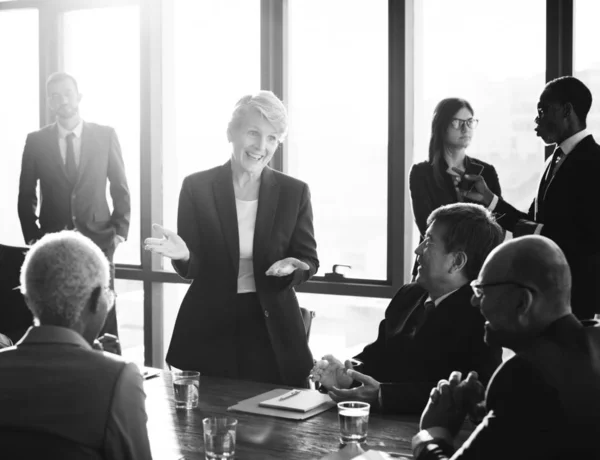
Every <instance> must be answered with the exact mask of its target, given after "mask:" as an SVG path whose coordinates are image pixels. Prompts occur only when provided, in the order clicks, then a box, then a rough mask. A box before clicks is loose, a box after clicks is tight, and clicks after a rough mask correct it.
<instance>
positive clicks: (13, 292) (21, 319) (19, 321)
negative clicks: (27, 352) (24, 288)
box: [0, 244, 33, 342]
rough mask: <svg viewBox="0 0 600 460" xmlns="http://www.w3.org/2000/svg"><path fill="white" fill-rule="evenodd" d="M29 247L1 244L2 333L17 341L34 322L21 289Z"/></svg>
mask: <svg viewBox="0 0 600 460" xmlns="http://www.w3.org/2000/svg"><path fill="white" fill-rule="evenodd" d="M27 250H28V248H27V247H18V246H6V245H3V244H0V333H2V334H4V335H6V336H7V337H9V338H10V339H11V340H12V341H13V342H17V341H18V340H19V339H20V338H21V337H22V336H23V334H24V333H25V331H27V329H28V328H29V326H31V325H32V324H33V315H32V314H31V312H30V311H29V308H27V305H26V304H25V298H24V297H23V294H21V291H20V290H19V289H15V288H16V287H18V286H19V275H20V273H21V266H22V265H23V261H24V260H25V253H26V252H27Z"/></svg>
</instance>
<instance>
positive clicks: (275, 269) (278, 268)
mask: <svg viewBox="0 0 600 460" xmlns="http://www.w3.org/2000/svg"><path fill="white" fill-rule="evenodd" d="M309 268H310V267H309V266H308V264H307V263H306V262H302V261H301V260H298V259H296V258H294V257H287V258H285V259H281V260H278V261H277V262H275V263H274V264H273V265H271V266H270V267H269V269H268V270H267V271H266V272H265V274H266V275H267V276H287V275H289V274H291V273H294V272H295V271H296V270H308V269H309Z"/></svg>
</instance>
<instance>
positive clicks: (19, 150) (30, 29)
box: [0, 9, 40, 246]
mask: <svg viewBox="0 0 600 460" xmlns="http://www.w3.org/2000/svg"><path fill="white" fill-rule="evenodd" d="M9 43H12V44H14V43H18V46H13V45H7V44H9ZM38 43H39V39H38V12H37V10H29V9H23V10H21V9H19V10H7V11H0V44H2V45H0V62H1V63H2V69H3V70H2V71H1V72H0V88H3V94H2V104H0V126H2V129H0V152H2V168H0V212H1V214H2V223H0V243H3V244H9V245H14V246H22V245H23V244H25V243H24V240H23V233H22V232H21V223H20V222H19V215H18V214H17V195H18V193H19V175H20V171H21V158H22V155H23V147H24V146H25V138H26V137H27V134H28V133H30V132H32V131H35V130H37V129H39V123H40V116H39V113H40V101H39V91H40V90H39V88H40V86H39V67H38V61H39V55H38ZM9 69H10V70H9Z"/></svg>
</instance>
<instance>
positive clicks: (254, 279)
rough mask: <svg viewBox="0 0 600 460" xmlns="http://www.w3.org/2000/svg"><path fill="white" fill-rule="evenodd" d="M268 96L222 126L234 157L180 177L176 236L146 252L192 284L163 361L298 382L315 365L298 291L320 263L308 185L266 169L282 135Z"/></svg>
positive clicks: (279, 109) (244, 105) (152, 243)
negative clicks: (166, 259) (170, 265)
mask: <svg viewBox="0 0 600 460" xmlns="http://www.w3.org/2000/svg"><path fill="white" fill-rule="evenodd" d="M287 127H288V118H287V111H286V109H285V107H284V105H283V103H282V102H281V101H280V100H279V99H278V98H277V97H276V96H275V95H274V94H273V93H272V92H270V91H260V92H258V93H257V94H255V95H248V96H244V97H243V98H242V99H240V100H239V102H238V103H237V105H236V106H235V109H234V111H233V114H232V117H231V121H230V122H229V126H228V128H227V138H228V140H229V142H230V143H231V146H232V154H231V159H230V160H229V161H228V162H227V163H225V164H224V165H222V166H218V167H216V168H213V169H209V170H207V171H202V172H198V173H195V174H192V175H190V176H188V177H186V178H185V180H184V181H183V186H182V188H181V194H180V197H179V210H178V219H177V226H178V231H177V233H174V232H172V231H170V230H167V229H163V228H162V227H160V226H157V225H155V228H156V229H157V230H158V231H160V232H161V233H162V235H161V236H162V238H148V239H146V241H145V245H146V249H148V250H150V251H152V252H155V253H157V254H162V255H164V256H166V257H169V258H171V259H172V261H173V262H172V263H173V267H174V268H175V270H176V271H177V273H179V275H181V276H182V277H184V278H186V279H191V280H192V284H191V286H190V288H189V290H188V292H187V294H186V296H185V298H184V300H183V303H182V304H181V308H180V310H179V314H178V316H177V321H176V323H175V329H174V331H173V337H172V340H171V344H170V346H169V351H168V353H167V358H166V359H167V362H168V363H169V364H170V365H172V366H175V367H177V368H179V369H186V370H197V371H200V372H201V373H202V374H203V375H211V376H221V377H231V378H239V379H245V380H256V381H264V382H270V383H277V384H287V385H302V384H305V382H306V378H307V376H308V374H309V372H310V369H311V368H312V364H313V361H312V354H311V352H310V350H309V348H308V343H307V338H306V333H305V329H304V323H303V321H302V316H301V313H300V309H299V305H298V300H297V298H296V293H295V291H294V286H297V285H298V284H300V283H303V282H304V281H306V280H308V279H309V278H310V277H311V276H313V275H314V274H315V273H316V271H317V269H318V267H319V260H318V258H317V249H316V242H315V237H314V230H313V213H312V206H311V200H310V191H309V188H308V185H307V184H305V183H304V182H301V181H299V180H297V179H294V178H292V177H290V176H287V175H285V174H283V173H280V172H278V171H275V170H273V169H271V168H270V167H269V166H268V163H269V161H270V160H271V158H272V157H273V155H274V153H275V151H276V150H277V147H278V146H279V144H280V143H281V142H282V141H283V140H284V138H285V135H286V133H287Z"/></svg>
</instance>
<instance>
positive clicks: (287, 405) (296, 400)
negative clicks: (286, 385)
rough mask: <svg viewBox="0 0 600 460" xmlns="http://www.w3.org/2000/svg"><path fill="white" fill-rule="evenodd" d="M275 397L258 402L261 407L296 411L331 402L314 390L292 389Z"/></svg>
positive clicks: (306, 410) (327, 397) (304, 410)
mask: <svg viewBox="0 0 600 460" xmlns="http://www.w3.org/2000/svg"><path fill="white" fill-rule="evenodd" d="M293 391H294V393H292V392H288V393H285V394H283V395H279V396H277V397H275V398H271V399H267V400H265V401H261V402H259V403H258V405H259V406H262V407H271V408H274V409H284V410H293V411H296V412H308V411H309V410H312V409H314V408H315V407H319V406H320V405H322V404H325V403H328V402H331V401H332V400H331V398H330V397H329V395H327V394H323V393H320V392H318V391H316V390H293Z"/></svg>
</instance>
